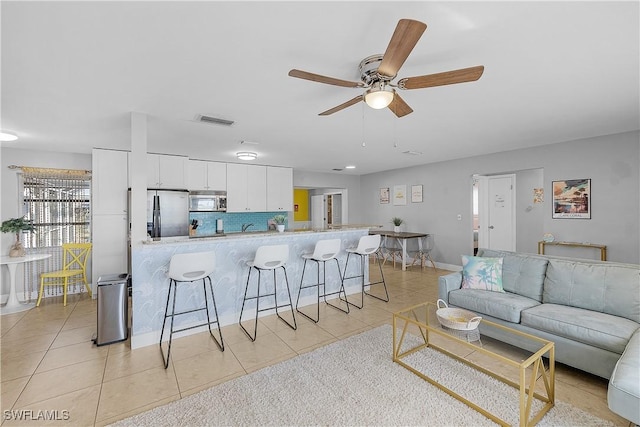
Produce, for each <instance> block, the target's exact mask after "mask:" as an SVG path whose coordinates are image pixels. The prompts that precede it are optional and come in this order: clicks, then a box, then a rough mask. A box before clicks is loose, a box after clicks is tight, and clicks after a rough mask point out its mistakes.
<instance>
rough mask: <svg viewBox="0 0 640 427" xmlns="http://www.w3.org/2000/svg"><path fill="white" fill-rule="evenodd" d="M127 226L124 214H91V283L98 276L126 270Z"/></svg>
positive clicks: (94, 281) (96, 280)
mask: <svg viewBox="0 0 640 427" xmlns="http://www.w3.org/2000/svg"><path fill="white" fill-rule="evenodd" d="M128 228H129V220H128V216H127V215H126V214H124V215H123V214H120V215H93V217H92V219H91V229H92V230H91V241H92V244H93V247H92V249H91V275H92V283H94V284H95V283H97V282H98V278H99V277H100V276H104V275H107V274H120V273H126V272H127V270H128V261H127V258H128V249H129V240H128V235H129V234H128V233H129V230H128ZM94 295H95V293H94Z"/></svg>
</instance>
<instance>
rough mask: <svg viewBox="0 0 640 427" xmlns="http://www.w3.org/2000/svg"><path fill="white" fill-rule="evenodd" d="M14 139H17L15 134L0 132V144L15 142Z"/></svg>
mask: <svg viewBox="0 0 640 427" xmlns="http://www.w3.org/2000/svg"><path fill="white" fill-rule="evenodd" d="M16 139H18V135H16V134H15V133H12V132H7V131H4V130H3V131H2V132H0V141H2V142H9V141H15V140H16Z"/></svg>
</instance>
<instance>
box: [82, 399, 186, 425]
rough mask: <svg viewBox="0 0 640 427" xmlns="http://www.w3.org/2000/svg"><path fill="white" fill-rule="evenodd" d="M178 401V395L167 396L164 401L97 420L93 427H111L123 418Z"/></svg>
mask: <svg viewBox="0 0 640 427" xmlns="http://www.w3.org/2000/svg"><path fill="white" fill-rule="evenodd" d="M179 399H180V395H179V394H176V395H174V396H169V397H167V398H165V399H160V400H157V401H155V402H152V403H150V404H148V405H144V406H140V407H138V408H135V409H132V410H130V411H126V412H122V413H119V414H118V415H115V416H113V417H110V418H105V419H103V420H97V421H96V423H95V424H94V425H95V426H96V427H105V426H108V425H111V424H113V423H115V422H116V421H120V420H124V419H125V418H129V417H132V416H134V415H137V414H141V413H143V412H146V411H150V410H151V409H153V408H157V407H159V406H162V405H167V404H169V403H171V402H174V401H176V400H179Z"/></svg>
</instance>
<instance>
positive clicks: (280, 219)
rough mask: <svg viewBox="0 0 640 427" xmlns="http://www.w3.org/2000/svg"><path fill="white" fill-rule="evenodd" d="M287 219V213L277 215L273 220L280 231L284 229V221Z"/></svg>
mask: <svg viewBox="0 0 640 427" xmlns="http://www.w3.org/2000/svg"><path fill="white" fill-rule="evenodd" d="M286 221H287V216H286V215H276V216H274V217H273V222H275V223H276V228H277V229H278V231H279V232H280V233H282V232H283V231H284V223H285V222H286Z"/></svg>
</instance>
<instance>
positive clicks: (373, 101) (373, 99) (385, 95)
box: [364, 82, 394, 110]
mask: <svg viewBox="0 0 640 427" xmlns="http://www.w3.org/2000/svg"><path fill="white" fill-rule="evenodd" d="M393 96H394V91H393V89H392V88H390V87H388V86H385V85H384V84H382V83H380V82H376V83H374V84H373V86H372V87H371V89H369V90H367V92H366V93H365V94H364V102H366V103H367V105H368V106H369V107H371V108H373V109H375V110H381V109H383V108H386V107H388V106H389V104H391V101H393Z"/></svg>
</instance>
